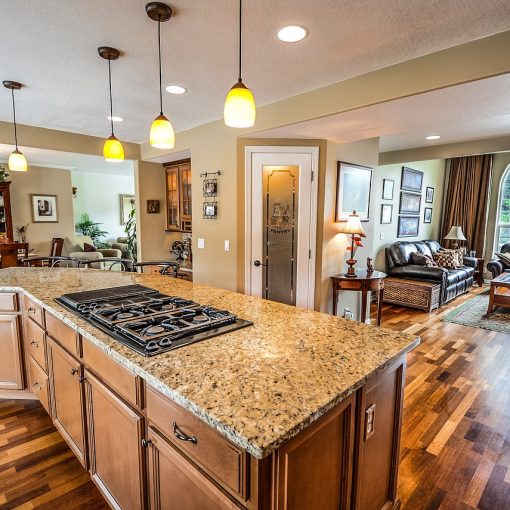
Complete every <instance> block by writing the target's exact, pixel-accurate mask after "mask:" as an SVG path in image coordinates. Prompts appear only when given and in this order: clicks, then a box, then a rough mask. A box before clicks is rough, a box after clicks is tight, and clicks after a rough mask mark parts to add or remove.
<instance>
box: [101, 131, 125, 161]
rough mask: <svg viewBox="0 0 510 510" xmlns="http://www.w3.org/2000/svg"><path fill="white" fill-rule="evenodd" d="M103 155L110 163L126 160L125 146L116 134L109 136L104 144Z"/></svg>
mask: <svg viewBox="0 0 510 510" xmlns="http://www.w3.org/2000/svg"><path fill="white" fill-rule="evenodd" d="M103 156H104V159H105V161H109V162H110V163H121V162H122V161H124V147H122V144H121V143H120V141H119V140H118V139H117V137H116V136H115V135H111V136H110V137H108V138H107V139H106V140H105V142H104V145H103Z"/></svg>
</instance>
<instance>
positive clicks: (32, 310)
mask: <svg viewBox="0 0 510 510" xmlns="http://www.w3.org/2000/svg"><path fill="white" fill-rule="evenodd" d="M27 312H28V313H33V314H35V313H37V310H36V309H35V308H32V307H31V306H29V307H28V310H27Z"/></svg>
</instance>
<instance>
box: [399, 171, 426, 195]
mask: <svg viewBox="0 0 510 510" xmlns="http://www.w3.org/2000/svg"><path fill="white" fill-rule="evenodd" d="M422 186H423V172H420V171H419V170H414V168H409V167H407V166H403V167H402V185H401V189H403V190H404V191H415V192H417V193H421V188H422Z"/></svg>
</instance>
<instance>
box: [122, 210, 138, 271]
mask: <svg viewBox="0 0 510 510" xmlns="http://www.w3.org/2000/svg"><path fill="white" fill-rule="evenodd" d="M124 232H125V233H126V237H127V250H128V252H129V256H130V257H131V259H132V260H133V262H135V263H136V260H137V254H136V251H137V246H136V216H135V209H134V208H133V209H132V210H131V212H130V213H129V217H128V220H127V222H126V226H125V227H124Z"/></svg>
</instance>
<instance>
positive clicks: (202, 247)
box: [197, 237, 205, 250]
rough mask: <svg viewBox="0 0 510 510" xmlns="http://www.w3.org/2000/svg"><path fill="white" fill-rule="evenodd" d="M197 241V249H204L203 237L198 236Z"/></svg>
mask: <svg viewBox="0 0 510 510" xmlns="http://www.w3.org/2000/svg"><path fill="white" fill-rule="evenodd" d="M197 243H198V249H199V250H203V249H205V239H201V238H200V237H199V238H198V239H197Z"/></svg>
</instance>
